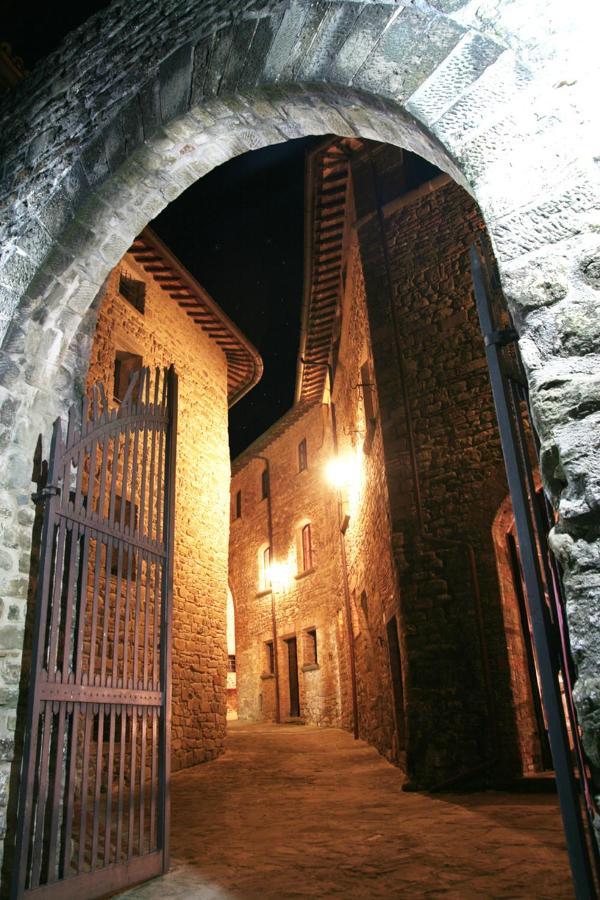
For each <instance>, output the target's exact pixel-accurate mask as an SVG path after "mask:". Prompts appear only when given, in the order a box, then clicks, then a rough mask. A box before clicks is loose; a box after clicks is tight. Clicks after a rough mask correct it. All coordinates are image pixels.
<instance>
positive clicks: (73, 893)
mask: <svg viewBox="0 0 600 900" xmlns="http://www.w3.org/2000/svg"><path fill="white" fill-rule="evenodd" d="M159 372H162V378H163V403H164V405H165V406H166V409H167V411H168V416H167V421H166V424H165V428H164V435H165V449H164V458H163V473H162V484H163V490H164V496H163V498H162V517H163V520H162V536H161V537H162V540H161V543H162V545H163V556H164V563H163V565H162V572H161V595H160V596H161V610H160V642H159V657H160V659H159V684H160V685H161V687H162V690H161V694H162V697H161V704H160V706H161V713H162V714H161V716H160V717H159V728H158V748H157V751H158V752H157V758H158V772H157V777H158V786H157V788H158V789H157V805H156V811H157V825H156V827H157V831H156V842H157V850H155V851H152V850H150V851H149V852H148V853H145V854H142V855H138V856H134V857H132V858H131V859H129V860H126V861H125V862H119V863H115V864H110V865H108V866H103V867H98V868H97V869H92V870H91V871H89V872H84V873H80V874H78V875H73V876H71V877H67V878H61V877H60V876H59V877H58V878H57V879H56V880H55V881H52V882H49V883H46V884H42V885H38V886H35V887H32V888H26V887H25V885H26V881H27V875H28V871H29V851H30V846H31V827H32V816H33V807H34V796H35V781H36V776H37V773H38V766H37V742H38V735H39V723H40V716H41V703H42V702H43V701H44V698H42V697H41V687H42V684H48V681H44V680H43V679H41V678H40V677H39V676H40V674H41V672H42V666H43V657H44V653H45V649H46V636H45V632H46V628H47V623H48V617H49V615H51V614H52V608H53V603H52V601H53V600H55V584H56V572H55V571H54V567H53V550H54V540H55V538H54V530H55V526H56V523H57V520H58V518H59V516H58V506H59V503H60V498H61V492H62V491H64V490H65V484H64V483H63V484H62V485H61V486H59V484H58V481H59V480H60V477H61V468H66V464H69V463H70V458H71V455H70V453H69V451H70V449H71V447H70V446H69V438H70V437H71V438H72V437H73V436H74V435H75V434H76V426H75V421H76V411H75V407H71V409H70V410H69V417H68V425H67V434H66V439H65V438H64V437H63V422H62V419H61V418H60V417H59V418H57V419H55V421H54V424H53V430H52V438H51V443H50V451H49V458H48V470H47V478H46V480H45V484H44V485H43V486H42V487H41V489H40V490H39V491H38V492H37V493H35V494H32V500H33V502H34V503H39V502H43V503H44V509H43V517H44V518H43V525H42V537H41V544H40V568H39V575H38V581H37V585H36V592H35V601H34V603H35V615H34V625H33V638H32V662H31V680H30V684H29V689H28V703H27V718H26V724H25V734H24V747H23V756H22V770H21V773H22V774H21V782H20V787H19V799H18V811H17V830H16V842H15V857H14V861H15V865H14V867H13V872H12V883H11V890H10V896H11V900H22V898H26V897H40V898H48V900H80V898H81V890H82V888H83V889H84V890H85V888H86V886H91V893H86V894H85V896H86V900H87V898H89V900H92V898H94V897H99V896H103V895H105V894H107V893H112V892H115V891H119V890H123V889H125V888H127V887H129V886H130V885H133V884H135V883H138V882H140V881H145V880H147V879H149V878H152V877H155V876H156V875H160V874H163V873H165V872H167V871H168V869H169V865H170V843H169V835H170V778H171V763H170V754H171V659H172V625H173V550H174V531H175V488H176V478H175V474H176V457H177V417H178V406H177V402H178V377H177V374H176V372H175V367H174V366H173V365H171V366H169V367H168V368H164V369H162V370H158V369H157V370H156V378H157V382H156V389H155V390H156V393H155V404H154V406H155V407H156V405H157V397H158V377H159ZM149 375H150V370H149V369H143V370H141V374H140V373H139V372H136V373H134V374H133V376H132V379H131V382H130V385H129V388H128V391H127V394H126V396H125V398H124V400H123V402H122V405H121V408H120V410H119V413H121V411H122V410H124V409H125V408H126V405H127V403H128V402H131V401H132V398H133V391H134V388H135V386H136V382H137V380H138V378H139V379H140V381H139V384H138V390H139V397H140V401H139V402H140V404H143V402H144V401H143V399H141V398H142V391H143V385H144V384H146V385H147V386H148V387H147V396H146V400H148V396H149V394H148V391H149ZM99 401H100V405H102V404H103V405H104V412H101V413H100V418H102V416H104V415H105V414H106V422H105V423H102V425H101V426H100V427H101V428H102V430H103V431H105V430H106V426H107V425H108V424H109V423H111V417H110V415H109V410H108V405H107V404H106V396H105V392H104V388H103V386H102V385H98V386H97V385H94V388H93V400H92V411H93V415H94V416H97V415H98V408H99ZM88 407H89V401H88V399H87V397H84V398H83V402H82V410H81V413H82V414H81V432H80V434H79V436H78V441H77V442H81V443H84V442H85V438H86V437H87V435H85V434H84V428H85V424H86V414H87V410H88ZM136 412H137V410H136ZM119 413H118V414H117V416H116V418H115V419H114V421H115V422H119V420H120V416H119ZM130 414H131V413H130ZM135 416H136V413H134V417H135ZM137 416H139V413H137ZM134 433H137V432H134V430H133V429H132V431H131V434H132V435H133V434H134ZM109 440H110V439H109V438H107V439H106V440H105V443H104V445H103V448H104V451H105V453H106V452H107V448H108V443H109ZM136 441H137V438H136ZM93 444H94V439H92V445H93ZM119 448H120V443H119ZM159 455H160V454H159ZM115 459H116V455H115V456H113V462H114V460H115ZM134 462H135V461H134ZM81 464H82V465H83V461H82V462H81ZM105 469H106V465H104V466H103V470H104V471H105ZM157 476H158V477H161V473H159V472H158V470H157ZM114 479H116V475H114V474H113V476H112V477H111V482H112V481H113V480H114ZM134 484H135V482H134V481H133V482H132V485H134ZM104 487H105V490H108V488H107V487H106V482H105V484H104ZM114 491H115V486H114V485H112V484H111V500H112V494H114ZM101 496H102V494H101V492H100V493H99V502H100V498H101ZM124 500H125V497H124V496H123V501H124ZM131 502H132V504H133V494H132V501H131ZM158 508H159V507H158V506H157V509H158ZM66 518H67V517H66V516H65V519H66ZM63 527H64V528H65V532H66V525H64V526H63ZM88 527H89V524H88ZM90 530H93V528H91V529H90ZM133 546H134V544H133V543H132V547H133ZM108 547H109V545H108V544H107V550H106V555H107V556H108V552H109V551H108ZM65 563H66V554H64V555H63V559H62V565H63V567H64V566H65ZM69 565H71V564H69ZM97 565H100V563H99V562H98V561H96V563H95V566H97ZM105 565H107V563H105ZM88 571H91V570H88ZM60 572H61V575H60V578H61V580H62V578H63V577H64V568H63V569H61V570H60ZM86 583H87V582H86ZM61 594H62V588H59V594H58V600H59V601H60V595H61ZM44 595H46V596H47V599H46V600H45V601H44V599H43V598H44ZM68 599H69V600H71V598H70V597H69V598H68ZM78 599H81V598H78ZM155 602H156V601H155ZM57 634H58V631H57ZM57 662H58V660H57ZM124 674H125V673H124ZM62 684H64V685H65V687H68V682H65V681H64V680H63V682H62ZM73 687H74V688H75V687H76V685H73ZM108 690H109V691H110V690H111V688H108ZM117 690H120V691H121V693H123V689H118V688H117ZM135 690H136V686H135V685H134V691H135ZM64 702H67V701H66V700H65V701H64ZM74 702H77V700H75V701H74ZM84 702H85V701H84ZM88 702H89V703H91V702H93V701H91V700H89V701H88ZM112 702H113V703H117V704H118V700H116V701H112ZM106 705H108V706H110V705H111V701H110V700H109V701H108V703H107V704H106ZM123 705H124V706H125V705H127V703H126V702H125V703H124V704H123ZM134 705H135V704H134ZM99 707H100V709H101V710H102V711H101V712H100V711H99V713H98V715H99V716H102V715H103V713H104V708H105V704H104V703H100V704H99ZM123 714H124V713H122V715H123ZM133 715H135V711H134V713H133ZM44 728H45V731H46V730H47V724H46V723H45V726H44ZM49 758H50V756H49V755H48V759H49ZM68 783H69V773H68V772H65V790H66V788H67V785H68ZM69 799H70V800H71V803H72V802H73V798H72V796H71V797H70V798H69ZM55 802H56V800H55ZM64 808H68V802H67V804H66V806H65V807H64ZM46 815H47V807H44V819H45V817H46ZM57 829H58V826H57ZM43 840H44V839H43V837H40V846H39V847H38V851H37V852H38V854H39V857H40V858H39V863H38V864H39V866H41V863H42V859H41V855H42V846H41V842H42V841H43ZM35 854H36V848H35V846H34V848H33V852H32V857H31V864H32V865H33V864H34V862H35V859H36V856H35Z"/></svg>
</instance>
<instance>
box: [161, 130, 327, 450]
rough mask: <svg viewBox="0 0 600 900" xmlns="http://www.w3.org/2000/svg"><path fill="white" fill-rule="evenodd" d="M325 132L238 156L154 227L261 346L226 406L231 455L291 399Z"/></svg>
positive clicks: (170, 208)
mask: <svg viewBox="0 0 600 900" xmlns="http://www.w3.org/2000/svg"><path fill="white" fill-rule="evenodd" d="M322 140H323V138H322V137H317V138H303V139H300V140H296V141H288V142H286V143H284V144H277V145H275V146H272V147H265V148H264V149H263V150H256V151H254V152H253V153H245V154H244V155H243V156H238V157H236V158H235V159H232V160H231V161H230V162H228V163H226V164H225V165H223V166H219V167H218V168H217V169H214V170H213V171H212V172H210V173H209V174H208V175H206V176H205V177H204V178H201V179H200V181H197V182H196V183H195V184H194V185H192V186H191V187H190V188H188V190H187V191H185V193H184V194H182V195H181V196H180V197H179V198H178V199H177V200H175V201H174V202H173V203H171V204H170V205H169V206H168V207H167V208H166V209H165V210H164V212H162V213H161V214H160V215H159V216H158V218H157V219H155V220H154V221H153V222H152V227H153V228H154V229H155V231H156V232H157V234H158V235H159V236H160V237H161V238H162V239H163V241H164V242H165V243H166V244H167V245H168V246H169V247H171V249H172V250H173V252H174V253H175V254H176V256H178V257H179V259H180V260H181V262H183V263H184V265H185V266H186V267H187V268H188V269H189V270H190V272H191V273H192V274H193V275H194V276H195V277H196V278H197V280H198V281H199V282H200V284H202V285H203V286H204V287H205V288H206V289H207V290H208V292H209V294H211V295H212V297H213V298H214V299H215V300H216V301H217V303H219V304H220V306H222V307H223V309H224V310H225V311H226V312H227V314H228V315H229V316H230V317H231V318H232V319H233V321H234V322H235V323H236V324H237V325H238V326H239V327H240V328H241V330H242V331H243V332H244V334H245V335H247V337H249V338H250V340H251V341H252V343H253V344H254V345H255V347H256V348H257V349H258V351H259V353H260V354H261V356H262V358H263V361H264V366H265V371H264V375H263V377H262V380H261V381H260V382H259V384H258V385H257V386H256V387H255V388H254V389H253V390H252V391H250V393H249V394H247V395H246V396H245V397H244V398H242V400H240V401H239V403H237V404H236V406H234V407H233V409H232V410H231V414H230V443H231V451H232V455H233V456H236V455H237V454H238V453H239V452H241V450H243V449H244V448H245V447H246V446H247V445H248V444H249V443H251V442H252V441H253V440H254V439H255V438H256V437H258V435H260V434H262V432H263V431H265V430H266V429H267V428H268V427H269V425H271V424H272V423H273V422H274V421H275V419H278V418H279V417H280V416H281V415H283V413H284V412H285V411H286V410H287V409H289V407H290V406H291V405H292V402H293V394H294V384H295V375H296V356H297V352H298V340H299V334H300V306H301V301H302V286H303V281H302V278H303V229H304V158H305V153H306V150H307V148H309V147H310V146H314V145H315V143H318V142H319V141H322Z"/></svg>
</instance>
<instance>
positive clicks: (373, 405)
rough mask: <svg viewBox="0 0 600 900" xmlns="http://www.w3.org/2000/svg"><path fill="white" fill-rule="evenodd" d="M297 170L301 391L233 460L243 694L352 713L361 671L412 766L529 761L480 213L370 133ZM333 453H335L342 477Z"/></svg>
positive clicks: (426, 780) (529, 708) (431, 780)
mask: <svg viewBox="0 0 600 900" xmlns="http://www.w3.org/2000/svg"><path fill="white" fill-rule="evenodd" d="M308 172H309V181H308V184H307V210H308V220H309V221H308V233H309V234H310V235H311V236H312V237H311V238H310V246H308V247H307V257H308V263H309V268H310V267H311V266H312V269H311V276H310V282H309V284H307V293H306V302H305V310H304V319H305V331H304V335H303V341H302V347H301V352H300V360H299V366H298V388H297V403H296V405H295V406H294V407H293V408H292V410H290V412H289V413H288V414H287V415H286V416H284V417H283V418H282V419H281V420H279V422H277V423H276V425H275V426H273V427H272V428H271V429H270V431H268V432H267V433H266V434H265V435H263V436H262V437H261V438H259V440H258V441H257V442H255V444H253V445H252V446H251V447H250V448H249V449H248V450H246V451H245V452H244V453H243V454H242V455H241V457H239V458H238V459H237V460H235V461H234V464H233V477H232V487H231V498H232V526H231V543H230V562H229V568H230V571H229V578H230V583H231V585H232V589H233V592H234V596H235V602H236V638H237V646H238V689H239V696H240V716H241V717H243V718H248V719H253V720H260V719H265V718H266V719H274V718H276V717H277V716H278V715H279V717H280V718H286V717H288V716H289V715H290V714H291V715H295V716H298V715H299V716H300V717H301V718H302V719H303V720H304V721H307V722H311V723H314V724H330V723H334V724H337V723H341V724H342V725H343V726H344V727H346V728H350V729H352V727H353V723H354V719H353V684H352V682H353V680H354V683H355V684H354V691H355V701H354V703H355V706H356V713H355V714H356V733H357V735H358V736H360V737H362V738H364V739H366V740H368V741H369V742H371V743H372V744H373V745H374V746H376V747H377V748H378V750H379V751H380V752H381V753H383V754H384V755H386V756H387V757H388V758H390V759H392V760H394V761H396V762H398V763H399V764H400V765H402V766H403V767H404V768H405V770H406V774H407V777H408V778H409V780H410V781H411V782H412V783H413V784H415V785H418V786H421V787H422V786H429V787H432V786H436V785H441V784H444V783H446V782H452V781H453V780H456V781H457V782H458V781H460V780H461V779H467V780H468V779H469V778H471V779H472V778H473V776H474V775H475V776H476V777H477V778H478V779H479V783H481V781H482V779H483V781H484V782H487V783H490V782H492V783H502V782H503V781H506V780H507V779H510V778H514V777H516V776H519V775H521V774H527V773H530V772H534V771H540V770H542V769H543V768H544V766H546V765H547V757H543V752H542V750H543V746H544V745H545V742H546V735H545V730H544V727H543V722H540V720H539V717H538V718H537V719H536V715H535V713H536V703H539V698H538V686H537V681H536V678H535V673H532V672H530V671H528V668H527V662H526V659H525V656H526V646H527V645H528V643H529V642H530V635H529V626H528V623H527V622H526V621H521V620H520V619H519V609H518V606H517V601H516V598H515V590H516V587H515V583H514V579H515V577H516V575H515V573H514V572H512V570H511V569H510V566H507V565H506V561H505V559H504V555H505V554H506V541H507V535H508V533H509V532H510V528H511V527H512V519H511V518H510V503H509V501H507V500H506V497H507V493H508V488H507V485H506V479H505V474H504V466H503V459H502V452H501V447H500V440H499V434H498V429H497V425H496V420H495V414H494V406H493V399H492V394H491V389H490V385H489V379H488V374H487V363H486V358H485V349H484V343H483V338H482V336H481V330H480V326H479V322H478V319H477V313H476V309H475V305H474V300H473V294H472V282H471V274H470V269H469V265H468V252H469V248H470V246H471V244H472V243H473V241H474V240H475V239H477V238H478V236H480V235H481V234H482V232H483V229H484V226H483V222H482V220H481V217H480V214H479V212H478V210H477V208H476V206H475V204H474V203H473V201H472V200H471V198H470V197H469V196H468V195H467V194H466V193H465V192H464V191H463V190H462V189H461V188H459V187H458V186H457V185H455V184H454V183H452V182H451V181H450V179H448V178H446V177H445V176H443V175H440V174H439V173H437V174H436V173H435V170H428V169H427V168H424V167H423V166H421V165H419V164H418V161H417V160H415V159H414V158H413V157H411V155H410V154H403V153H401V152H399V151H397V150H394V149H393V148H389V147H385V146H383V145H376V144H370V143H368V142H366V143H365V142H349V141H345V142H343V141H342V142H340V141H337V142H335V141H334V142H332V143H330V144H329V145H328V146H325V147H324V148H321V149H319V150H318V151H315V153H314V154H313V158H312V160H311V163H310V164H309V166H308ZM315 191H316V198H313V195H314V194H315ZM336 191H337V194H336V193H335V192H336ZM325 198H326V199H325ZM336 198H337V200H336ZM323 209H324V210H325V212H323ZM334 217H336V218H335V221H337V222H338V226H339V227H338V231H337V245H336V246H335V240H334V232H333V231H332V226H331V222H332V221H334ZM323 223H324V224H325V225H326V228H325V232H324V234H325V237H326V240H325V241H323V240H322V238H323V232H321V231H320V230H319V229H320V226H321V225H322V224H323ZM323 272H324V273H326V276H327V278H328V279H329V280H330V281H331V283H332V284H333V285H334V288H333V290H332V291H330V294H329V296H330V302H329V307H326V306H324V305H323V303H324V301H323V297H324V296H326V295H325V294H324V288H323V284H325V282H324V281H323V276H322V273H323ZM324 309H325V310H326V311H325V312H323V310H324ZM327 309H328V311H327ZM324 336H325V339H324ZM315 337H316V338H318V339H317V340H315ZM331 379H332V381H331ZM319 393H320V398H319V397H318V396H317V395H318V394H319ZM399 398H400V400H399ZM303 442H304V450H302V446H303ZM303 454H305V455H304V456H303ZM334 457H335V458H337V459H338V460H339V461H340V463H341V464H343V465H345V466H346V467H347V468H348V472H347V481H346V482H344V483H343V484H342V485H341V487H340V491H339V494H338V491H337V490H333V491H332V488H331V485H329V486H328V483H327V463H328V462H329V461H330V460H331V459H332V458H334ZM299 459H300V462H299ZM307 461H308V462H307ZM304 463H306V467H304ZM507 503H508V506H507ZM500 510H504V517H503V516H502V515H500ZM307 524H309V526H310V541H311V550H310V560H311V565H310V567H309V571H308V572H307V573H304V571H303V568H304V559H303V556H306V551H304V553H303V547H302V540H301V534H302V529H303V528H304V527H306V525H307ZM267 548H270V556H269V559H270V564H271V566H272V569H273V575H272V582H273V583H272V584H270V583H268V579H265V574H264V572H265V566H266V565H267V563H265V552H266V551H267ZM503 554H504V555H503ZM345 595H346V599H347V602H346V603H344V596H345ZM314 634H316V645H317V648H318V651H317V656H318V661H317V660H315V659H314V658H313V657H314V641H315V637H314ZM290 641H294V642H295V644H294V654H295V655H293V656H292V657H290ZM273 647H276V648H277V650H276V660H275V661H274V660H273V649H272V648H273ZM296 648H298V649H297V654H296ZM296 656H297V661H296ZM290 659H292V662H291V663H290ZM314 662H317V664H318V666H319V670H318V671H319V674H318V676H317V675H316V671H315V670H314V667H313V663H314ZM296 669H297V670H298V673H299V674H298V676H297V680H298V685H299V687H298V691H299V705H297V706H296V708H295V711H294V709H293V708H291V707H290V684H289V680H290V677H291V676H290V672H292V677H293V678H294V679H295V680H296ZM277 688H278V689H279V706H280V709H279V710H278V709H277V704H276V702H275V699H274V695H275V693H276V691H277ZM295 690H296V689H295V688H294V689H293V690H292V699H293V696H294V693H295ZM324 710H326V711H327V712H326V713H324Z"/></svg>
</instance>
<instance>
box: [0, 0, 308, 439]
mask: <svg viewBox="0 0 600 900" xmlns="http://www.w3.org/2000/svg"><path fill="white" fill-rule="evenodd" d="M106 5H108V4H107V3H102V2H99V0H80V2H79V3H78V4H77V5H74V4H66V3H64V4H62V3H61V4H59V5H58V6H59V7H60V15H58V14H57V12H58V7H57V4H55V3H54V4H52V3H47V2H46V3H34V4H33V5H32V6H31V5H28V7H27V12H28V14H27V16H26V17H25V16H24V15H23V12H22V10H23V6H22V4H21V3H18V2H16V0H8V3H6V4H5V10H4V14H3V21H2V25H0V29H2V30H1V31H0V40H5V39H6V40H8V41H9V43H11V45H12V47H13V51H14V52H15V53H17V54H18V55H20V56H21V57H23V59H24V62H25V65H26V67H27V68H29V69H32V68H33V67H34V65H35V63H36V62H37V60H39V59H42V58H43V57H44V56H46V55H47V54H48V53H49V52H50V51H51V50H53V49H54V48H55V47H56V46H58V45H59V44H60V41H61V40H62V38H63V36H64V35H65V34H66V33H67V32H68V31H70V30H72V29H73V28H76V27H77V26H78V25H79V24H81V23H82V22H84V21H85V20H86V19H87V18H88V17H89V16H90V15H92V13H93V12H95V11H96V10H98V9H101V8H103V7H104V6H106ZM322 139H323V138H322V137H317V138H306V139H301V140H297V141H288V142H286V143H285V144H279V145H276V146H273V147H266V148H265V149H264V150H259V151H255V152H253V153H247V154H244V155H243V156H240V157H237V158H235V159H233V160H231V161H230V162H229V163H227V164H226V165H224V166H221V167H219V168H218V169H215V170H214V171H213V172H211V173H209V175H207V176H206V177H204V178H202V179H201V180H200V181H198V182H196V184H195V185H193V186H192V187H190V188H189V189H188V190H187V191H186V192H185V193H184V194H183V195H182V196H181V197H179V198H178V199H177V200H175V201H174V202H173V203H171V204H170V205H169V206H168V207H167V208H166V209H165V210H164V212H163V213H161V215H160V216H159V217H158V218H157V219H155V220H154V222H152V227H153V228H154V229H155V230H156V232H157V233H158V235H159V236H160V237H161V238H162V239H163V240H164V242H165V243H166V244H167V245H168V246H169V247H170V248H171V249H172V250H173V252H174V253H175V255H176V256H177V257H179V259H180V260H181V262H182V263H183V264H184V265H185V266H186V267H187V268H188V269H189V271H190V272H191V273H192V274H193V275H194V276H195V277H196V279H197V280H198V281H199V282H200V283H201V284H202V285H203V286H204V287H205V288H206V289H207V290H208V292H209V293H210V294H211V295H212V296H213V298H214V299H215V300H216V301H217V303H219V305H220V306H222V307H223V309H225V311H226V312H227V313H228V315H229V316H230V317H231V318H232V319H233V321H234V322H235V323H236V324H237V325H238V326H239V327H240V328H241V330H242V331H243V332H244V333H245V334H246V335H247V336H248V337H249V338H250V340H251V341H252V343H253V344H254V345H255V346H256V347H257V349H258V351H259V352H260V354H261V356H262V357H263V361H264V365H265V371H264V375H263V378H262V380H261V382H260V383H259V384H258V385H257V387H255V388H254V389H253V390H252V391H251V392H250V393H249V394H248V395H247V396H246V397H244V398H243V399H242V400H240V402H239V403H238V404H237V405H236V406H235V407H234V408H233V409H232V411H231V415H230V443H231V452H232V455H233V456H236V455H237V454H238V453H240V452H241V451H242V450H243V449H244V448H245V447H246V446H247V445H248V444H249V443H251V442H252V441H253V440H254V439H255V438H256V437H258V436H259V435H260V434H262V432H263V431H265V429H266V428H268V427H269V425H271V424H272V422H274V421H275V420H276V419H277V418H279V417H280V416H281V415H283V413H284V412H286V410H287V409H289V407H290V406H291V405H292V402H293V393H294V383H295V374H296V356H297V351H298V340H299V329H300V305H301V300H302V277H303V223H304V158H305V153H306V150H307V148H308V147H310V146H312V145H314V144H315V143H317V142H319V141H321V140H322Z"/></svg>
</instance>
